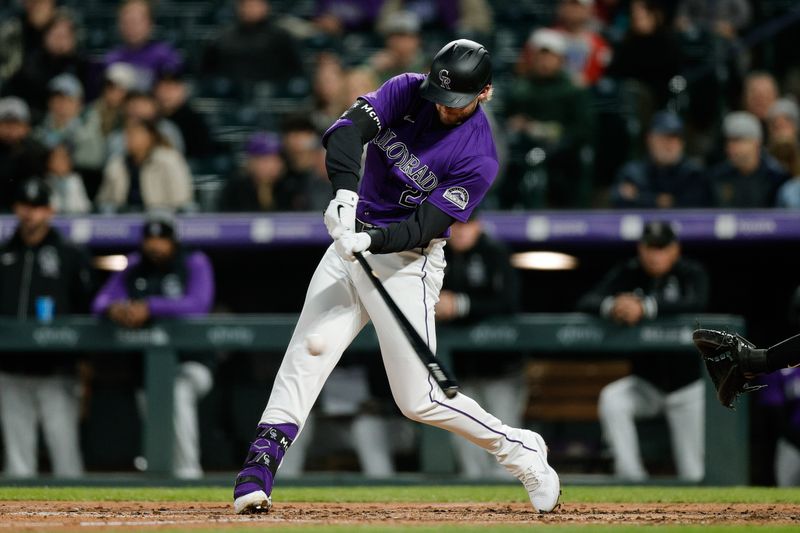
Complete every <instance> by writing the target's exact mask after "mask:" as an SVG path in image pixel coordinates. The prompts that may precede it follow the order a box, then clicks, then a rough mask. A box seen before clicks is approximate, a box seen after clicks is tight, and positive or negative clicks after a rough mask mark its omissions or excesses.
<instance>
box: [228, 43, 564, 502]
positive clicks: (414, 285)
mask: <svg viewBox="0 0 800 533" xmlns="http://www.w3.org/2000/svg"><path fill="white" fill-rule="evenodd" d="M491 80H492V67H491V59H490V57H489V53H488V52H487V50H486V48H484V47H483V46H481V45H480V44H478V43H476V42H473V41H469V40H465V39H460V40H457V41H453V42H451V43H449V44H447V45H446V46H445V47H444V48H442V49H441V50H440V51H439V53H438V54H437V55H436V57H435V58H434V59H433V64H432V65H431V72H430V74H429V75H427V76H425V75H421V74H402V75H400V76H397V77H395V78H392V79H390V80H389V81H387V82H386V83H385V84H383V86H381V87H380V88H379V89H378V90H377V91H374V92H372V93H369V94H366V95H364V96H362V97H359V98H358V99H357V100H356V102H355V103H354V104H353V106H352V107H350V109H348V110H347V111H346V112H345V113H344V114H343V115H342V116H341V118H339V120H337V121H336V122H335V123H334V124H333V125H332V126H331V127H330V128H329V129H328V131H327V132H326V133H325V135H324V137H323V142H324V144H325V147H326V149H327V155H326V166H327V169H328V175H329V177H330V180H331V183H332V185H333V190H334V199H333V200H332V201H331V203H330V205H329V206H328V208H327V210H326V211H325V214H324V221H325V225H326V227H327V229H328V232H329V233H330V235H331V237H332V238H333V244H332V245H331V246H330V247H329V248H328V249H327V251H326V252H325V255H324V256H323V257H322V260H321V261H320V263H319V265H318V267H317V269H316V271H315V272H314V275H313V277H312V278H311V282H310V284H309V287H308V293H307V295H306V300H305V302H304V304H303V310H302V312H301V314H300V318H299V320H298V322H297V326H296V327H295V330H294V334H293V335H292V339H291V341H290V343H289V346H288V348H287V350H286V354H285V355H284V358H283V363H282V364H281V367H280V370H279V371H278V375H277V377H276V378H275V384H274V386H273V388H272V393H271V395H270V398H269V402H268V403H267V407H266V409H265V410H264V413H263V414H262V416H261V421H260V423H259V424H258V428H257V431H256V436H255V439H254V441H253V442H252V444H251V445H250V449H249V452H248V454H247V458H246V460H245V463H244V466H243V467H242V470H241V471H240V472H239V475H238V477H237V478H236V483H235V487H234V493H233V495H234V510H235V511H236V512H237V513H252V512H266V511H268V510H269V509H270V507H271V505H272V499H271V494H272V487H273V483H274V480H275V474H276V472H277V470H278V467H279V466H280V463H281V460H282V459H283V457H284V455H285V454H286V453H287V451H288V450H289V447H290V445H291V444H292V441H294V439H296V438H297V437H298V435H299V433H300V431H301V429H302V427H303V424H304V422H305V420H306V417H307V416H308V414H309V411H310V410H311V407H312V405H313V404H314V401H315V400H316V399H317V395H318V394H319V392H320V390H321V389H322V386H323V385H324V383H325V380H326V379H327V377H328V375H329V374H330V373H331V371H332V370H333V368H334V366H335V365H336V363H337V362H338V361H339V358H340V357H341V355H342V353H343V352H344V350H345V349H346V348H347V346H348V345H349V344H350V343H351V342H352V340H353V339H354V338H355V336H356V335H357V334H358V332H359V331H360V330H361V328H363V327H364V325H365V324H366V323H367V322H368V321H370V320H371V321H372V323H373V325H374V327H375V331H376V333H377V335H378V340H379V342H380V348H381V355H382V357H383V363H384V367H385V368H386V374H387V376H388V378H389V383H390V385H391V389H392V395H393V396H394V400H395V402H396V403H397V405H398V406H399V408H400V410H401V411H402V412H403V414H405V415H406V416H407V417H408V418H410V419H412V420H417V421H419V422H424V423H426V424H431V425H433V426H436V427H440V428H443V429H446V430H448V431H452V432H453V433H457V434H458V435H460V436H462V437H463V438H465V439H467V440H469V441H470V442H472V443H474V444H476V445H478V446H480V447H481V448H483V449H484V450H486V451H487V452H489V453H491V454H492V455H494V456H495V458H496V459H497V461H498V462H499V463H500V464H501V465H502V466H504V467H505V469H506V470H508V472H510V473H511V474H512V475H514V476H516V477H517V478H518V479H519V480H520V481H521V482H522V483H523V485H524V486H525V488H526V489H527V491H528V494H529V496H530V500H531V503H532V504H533V506H534V508H536V509H537V510H538V511H540V512H549V511H552V510H553V509H554V508H555V507H556V505H557V503H558V498H559V495H560V482H559V479H558V475H557V474H556V472H555V470H553V468H552V467H550V465H548V463H547V447H546V446H545V443H544V440H543V439H542V437H541V436H540V435H539V434H537V433H534V432H532V431H528V430H524V429H518V428H512V427H509V426H507V425H505V424H503V422H501V421H500V420H498V419H497V418H496V417H494V416H492V415H491V414H489V413H487V412H486V411H485V410H484V409H483V408H481V406H480V405H478V404H477V403H476V402H475V401H474V400H472V399H470V398H469V397H467V396H465V395H463V394H456V395H455V396H454V397H453V398H447V396H445V394H444V393H443V392H442V390H441V389H440V388H439V387H436V386H435V382H434V380H433V378H432V377H431V376H430V374H429V372H428V370H427V369H426V367H425V366H424V365H423V363H422V362H421V361H420V359H419V358H418V357H417V355H416V354H415V352H414V349H413V348H412V346H411V344H410V343H409V341H408V339H407V337H406V335H405V334H404V333H403V330H402V329H401V327H400V325H399V323H398V321H397V319H396V318H395V317H394V316H393V315H392V313H391V311H390V310H389V308H388V307H387V304H386V302H385V301H384V300H383V299H382V297H381V296H380V294H379V293H378V290H377V289H376V287H375V286H373V284H372V282H371V280H370V278H369V274H368V272H367V271H365V269H362V268H361V267H360V265H359V264H358V263H356V262H355V255H354V254H358V253H363V254H364V255H366V256H367V257H368V258H369V264H370V266H371V268H372V270H373V271H374V272H375V273H376V275H377V276H378V277H379V278H380V280H381V281H382V282H383V284H384V286H385V288H386V290H387V291H388V293H389V295H390V296H391V298H392V299H393V300H394V301H395V302H396V304H397V306H398V307H399V308H400V310H401V311H402V313H403V314H404V315H405V316H406V317H407V318H408V320H409V321H410V322H411V324H412V325H413V327H414V329H415V330H416V331H417V333H419V335H420V336H421V337H422V338H423V339H425V341H426V342H427V344H428V346H429V347H430V348H431V350H432V351H434V352H435V349H436V330H435V322H434V305H435V304H436V301H437V300H438V297H439V290H440V289H441V287H442V279H443V275H444V274H443V273H444V267H445V261H444V253H443V249H444V245H445V242H446V238H447V236H448V234H449V227H450V225H451V224H452V223H453V222H454V221H456V220H458V221H461V222H466V221H467V219H468V218H469V215H470V213H471V212H472V210H473V209H475V207H476V206H477V205H478V204H479V203H480V201H481V199H482V198H483V197H484V195H485V194H486V191H487V190H488V189H489V187H490V185H491V184H492V181H493V180H494V178H495V175H496V173H497V167H498V163H497V152H496V150H495V145H494V141H493V139H492V131H491V129H490V127H489V123H488V121H487V118H486V115H485V114H484V112H483V110H482V108H481V103H482V102H485V101H487V100H488V99H489V98H490V97H491V93H492V84H491ZM365 144H366V145H367V155H366V162H365V164H364V172H363V178H362V179H361V180H360V183H359V175H360V174H361V172H360V171H361V156H362V153H363V150H364V145H365ZM312 336H313V339H314V342H313V348H314V351H315V352H319V354H318V355H317V356H311V355H310V353H309V343H308V342H307V341H306V339H307V338H309V337H312ZM320 339H322V341H320Z"/></svg>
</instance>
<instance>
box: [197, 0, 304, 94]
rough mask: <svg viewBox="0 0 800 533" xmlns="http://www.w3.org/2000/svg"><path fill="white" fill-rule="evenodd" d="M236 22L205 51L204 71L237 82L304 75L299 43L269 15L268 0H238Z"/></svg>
mask: <svg viewBox="0 0 800 533" xmlns="http://www.w3.org/2000/svg"><path fill="white" fill-rule="evenodd" d="M236 18H237V21H236V23H235V24H233V25H232V26H231V27H229V28H227V29H226V30H224V31H223V32H222V34H221V35H220V36H219V37H217V39H216V40H215V41H214V42H212V43H211V44H210V45H209V46H208V47H207V48H206V50H205V53H204V56H203V61H202V71H203V72H204V73H206V74H209V75H217V76H223V77H226V78H232V79H234V80H237V81H273V82H285V81H288V80H290V79H292V78H298V77H302V76H303V62H302V58H301V57H302V56H301V55H300V46H299V43H297V42H296V41H295V39H294V38H293V37H292V36H291V34H289V33H288V32H287V31H286V30H284V29H283V28H281V27H280V26H277V25H276V24H275V22H273V20H272V17H271V16H270V5H269V2H267V1H266V0H236Z"/></svg>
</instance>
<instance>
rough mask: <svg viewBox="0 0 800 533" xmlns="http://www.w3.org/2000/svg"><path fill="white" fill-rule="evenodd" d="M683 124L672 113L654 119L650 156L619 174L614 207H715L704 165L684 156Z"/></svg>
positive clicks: (651, 130) (632, 162) (612, 195)
mask: <svg viewBox="0 0 800 533" xmlns="http://www.w3.org/2000/svg"><path fill="white" fill-rule="evenodd" d="M684 147H685V142H684V140H683V121H682V120H681V119H680V117H679V116H678V115H676V114H675V113H673V112H671V111H660V112H658V113H656V114H655V115H654V116H653V120H652V122H651V123H650V131H649V132H648V134H647V155H646V156H645V157H643V158H642V159H637V160H636V161H631V162H629V163H627V164H626V165H625V166H623V167H622V169H621V170H620V171H619V173H618V174H617V180H616V183H615V184H614V186H613V187H612V189H611V203H612V205H613V206H614V207H646V208H654V207H657V208H663V209H669V208H684V207H711V206H712V205H713V202H714V200H713V195H712V190H711V185H710V183H709V181H708V179H707V178H706V176H705V175H704V174H703V171H702V168H701V167H700V165H698V164H697V163H695V162H694V161H692V160H690V159H689V158H688V157H686V154H685V153H684Z"/></svg>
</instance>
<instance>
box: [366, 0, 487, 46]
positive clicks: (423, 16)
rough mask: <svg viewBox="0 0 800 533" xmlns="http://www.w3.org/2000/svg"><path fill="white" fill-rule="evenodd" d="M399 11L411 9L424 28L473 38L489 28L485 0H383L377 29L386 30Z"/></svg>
mask: <svg viewBox="0 0 800 533" xmlns="http://www.w3.org/2000/svg"><path fill="white" fill-rule="evenodd" d="M403 11H406V12H411V13H414V14H415V15H416V16H417V18H418V20H419V22H420V23H421V24H422V26H423V27H424V28H425V29H432V30H441V29H444V30H446V31H448V32H451V33H453V34H457V35H458V36H459V37H476V38H478V37H479V36H482V35H487V34H490V33H491V32H492V9H491V7H490V6H489V3H488V2H487V1H486V0H385V1H384V2H383V6H382V7H381V11H380V15H379V17H378V31H380V32H381V33H387V32H388V27H389V26H391V24H392V22H393V21H394V20H395V19H396V18H397V17H398V16H400V13H402V12H403Z"/></svg>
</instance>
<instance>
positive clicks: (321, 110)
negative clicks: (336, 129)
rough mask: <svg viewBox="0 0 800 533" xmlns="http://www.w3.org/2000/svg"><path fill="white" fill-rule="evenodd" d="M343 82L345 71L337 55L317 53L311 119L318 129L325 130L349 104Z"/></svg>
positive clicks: (344, 81)
mask: <svg viewBox="0 0 800 533" xmlns="http://www.w3.org/2000/svg"><path fill="white" fill-rule="evenodd" d="M345 83H346V79H345V72H344V68H343V67H342V61H341V59H340V58H339V56H337V55H335V54H331V53H322V54H319V55H318V56H317V68H316V70H315V71H314V82H313V96H314V110H313V112H312V113H311V119H312V120H313V121H314V125H315V126H316V127H317V129H318V130H319V131H321V132H324V131H325V130H327V129H328V128H329V127H330V125H331V124H333V123H334V122H336V119H338V118H339V116H340V115H341V114H342V113H344V112H345V110H346V109H347V108H348V107H349V106H350V103H351V102H348V101H346V100H345V98H344V97H345V94H346V93H345ZM354 101H355V100H353V102H354Z"/></svg>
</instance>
